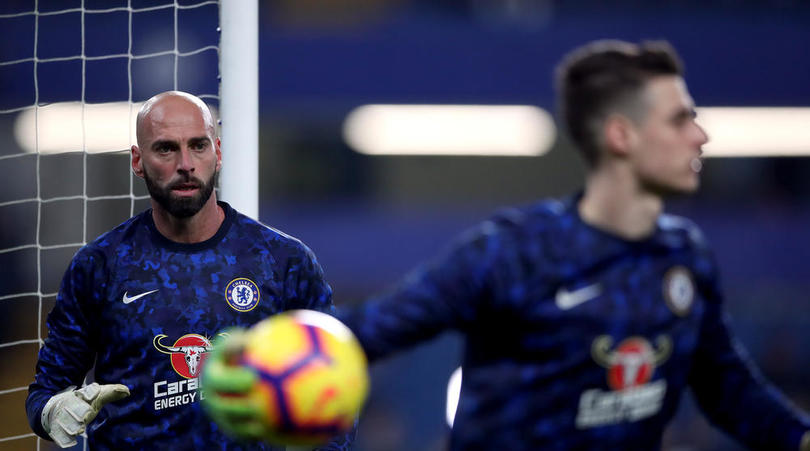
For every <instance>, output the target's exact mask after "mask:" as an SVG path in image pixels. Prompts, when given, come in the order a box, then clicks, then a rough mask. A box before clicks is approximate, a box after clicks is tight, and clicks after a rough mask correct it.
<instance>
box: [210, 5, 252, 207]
mask: <svg viewBox="0 0 810 451" xmlns="http://www.w3.org/2000/svg"><path fill="white" fill-rule="evenodd" d="M219 14H220V17H219V24H220V30H221V35H220V59H219V66H220V74H221V76H222V80H221V83H220V105H219V108H220V117H221V119H222V129H221V130H222V131H221V133H222V172H221V174H220V176H221V180H220V189H221V195H222V199H223V200H225V201H226V202H228V203H229V204H231V206H233V207H234V208H235V209H236V210H238V211H239V212H240V213H243V214H245V215H247V216H249V217H251V218H254V219H258V217H259V2H258V0H224V1H222V2H221V3H220V12H219Z"/></svg>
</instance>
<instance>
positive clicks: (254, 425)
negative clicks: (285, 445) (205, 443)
mask: <svg viewBox="0 0 810 451" xmlns="http://www.w3.org/2000/svg"><path fill="white" fill-rule="evenodd" d="M245 341H246V333H245V330H244V329H231V330H229V331H228V332H227V333H226V334H222V335H220V336H219V337H218V338H217V339H216V340H214V343H213V345H214V346H213V347H214V350H213V351H211V352H210V353H209V354H208V356H207V357H206V360H205V366H204V367H203V375H202V389H203V393H204V397H202V398H201V399H202V403H203V407H204V408H205V410H206V412H208V415H210V416H211V418H213V419H214V421H215V422H216V423H217V424H218V425H220V426H221V427H222V428H223V429H224V430H225V431H226V432H228V433H230V434H231V435H233V436H235V437H238V438H242V439H253V440H259V439H261V438H262V437H263V436H264V431H265V426H264V421H263V418H262V409H261V406H259V405H257V404H256V401H254V398H253V397H251V396H249V393H250V391H251V389H252V388H253V385H254V383H255V382H256V380H257V377H258V376H257V375H256V373H254V372H253V371H251V370H249V369H247V368H245V367H243V366H241V365H239V364H238V361H239V357H240V356H241V355H242V351H243V350H244V347H245Z"/></svg>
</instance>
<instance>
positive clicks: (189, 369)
mask: <svg viewBox="0 0 810 451" xmlns="http://www.w3.org/2000/svg"><path fill="white" fill-rule="evenodd" d="M166 337H167V336H166V335H163V334H159V335H155V338H154V339H153V340H152V344H154V345H155V349H157V350H158V351H160V352H162V353H164V354H169V355H170V356H171V362H172V368H174V371H176V372H177V374H179V375H181V376H183V377H185V378H186V379H191V378H193V377H197V375H198V374H199V372H200V368H202V364H203V362H204V361H205V357H206V353H208V352H210V351H211V350H212V349H214V348H213V346H211V341H210V340H208V339H207V338H205V337H203V336H202V335H197V334H186V335H183V336H182V337H180V338H178V339H177V341H175V342H174V345H173V346H166V345H165V344H163V343H161V340H163V339H164V338H166Z"/></svg>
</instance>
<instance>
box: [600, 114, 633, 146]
mask: <svg viewBox="0 0 810 451" xmlns="http://www.w3.org/2000/svg"><path fill="white" fill-rule="evenodd" d="M602 131H603V133H604V137H605V148H606V149H607V151H608V152H611V153H614V154H617V155H626V154H627V153H628V152H629V151H630V149H632V147H633V143H634V142H635V140H636V126H635V124H634V123H633V121H632V120H630V118H628V117H627V116H624V115H622V114H611V115H610V116H608V118H607V119H605V123H604V124H603V126H602Z"/></svg>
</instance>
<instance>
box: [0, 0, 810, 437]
mask: <svg viewBox="0 0 810 451" xmlns="http://www.w3.org/2000/svg"><path fill="white" fill-rule="evenodd" d="M5 3H6V5H5V6H3V8H4V10H5V11H3V12H2V13H6V12H8V11H14V10H15V8H17V7H19V8H20V9H22V10H25V9H26V8H27V9H31V8H30V6H25V5H30V3H32V2H30V1H18V0H8V1H6V2H5ZM93 3H104V2H92V1H89V0H87V1H84V2H81V1H78V0H77V1H68V0H64V1H57V0H50V1H45V0H40V1H39V7H40V8H48V7H51V6H53V7H58V8H61V9H64V8H72V7H80V6H85V7H88V5H90V4H93ZM108 3H115V2H108ZM119 3H120V2H119ZM153 3H154V4H158V3H161V4H165V3H166V2H165V1H162V2H161V1H154V2H150V1H148V0H143V1H138V0H130V1H124V2H123V4H124V6H128V7H145V6H148V5H150V4H153ZM178 3H179V4H183V3H185V2H178ZM608 3H612V4H611V5H608ZM214 9H216V6H214ZM189 14H191V15H183V16H181V17H184V19H183V21H184V23H185V25H184V28H180V30H182V31H180V36H179V41H180V42H182V43H184V44H183V45H188V47H189V48H192V47H195V46H196V47H204V46H205V45H207V43H208V42H210V41H212V40H213V42H216V39H217V37H216V31H215V27H216V22H215V21H216V11H215V10H214V12H213V13H212V12H211V11H208V12H207V13H205V12H201V13H200V14H202V16H200V17H199V18H197V17H195V16H194V15H193V14H194V13H189ZM171 15H172V13H171V12H167V11H163V10H158V11H155V12H153V13H147V12H145V13H143V14H142V15H141V14H139V15H138V17H137V19H136V23H135V24H134V27H133V28H134V30H135V31H136V32H137V34H138V35H139V36H142V38H141V39H139V40H137V41H135V42H136V43H137V44H136V47H137V46H142V47H141V48H136V49H134V50H133V52H135V51H142V52H151V51H160V49H161V48H162V46H163V45H164V44H165V42H167V40H171V39H172V33H173V32H174V31H173V30H174V29H173V27H172V17H171ZM87 17H90V16H87ZM212 17H213V22H212ZM41 20H42V21H44V22H47V27H48V28H47V31H46V29H45V28H44V27H45V23H44V22H43V23H41V25H40V26H41V27H42V28H41V29H40V33H45V34H41V38H40V41H39V43H38V48H39V57H41V58H42V57H45V56H47V55H53V56H55V57H58V55H60V52H72V53H75V52H76V51H77V47H78V45H79V44H77V42H79V41H81V39H80V38H79V37H78V36H77V32H76V28H75V27H76V22H77V21H79V20H81V14H80V13H70V14H63V15H59V16H58V17H57V16H52V17H47V18H44V17H43V18H42V19H41ZM88 20H90V19H88ZM259 20H260V42H259V52H260V60H259V65H260V83H259V89H260V118H259V120H260V163H259V171H260V172H259V174H260V193H259V199H260V209H259V213H260V214H259V216H260V219H261V220H262V221H263V222H265V223H267V224H269V225H271V226H274V227H277V228H279V229H281V230H284V231H286V232H288V233H290V234H292V235H294V236H297V237H299V238H301V239H302V240H303V241H304V242H305V243H307V244H308V245H309V246H310V247H311V248H312V249H313V250H314V251H315V252H316V254H317V255H318V257H319V260H320V262H321V264H322V265H323V267H324V269H325V271H326V275H327V278H328V280H329V281H330V283H331V285H332V287H333V289H334V291H335V301H336V303H337V305H338V306H340V305H348V304H351V303H355V302H360V301H361V300H362V299H363V298H365V297H366V296H368V295H370V294H373V293H374V292H377V291H380V290H382V289H384V288H385V287H386V286H388V285H389V284H391V283H394V282H395V281H396V280H397V279H398V277H399V276H401V275H402V274H403V273H405V272H406V271H408V270H409V269H411V268H412V267H413V266H414V265H416V264H417V263H418V262H420V261H422V260H423V259H425V258H427V257H429V256H431V255H432V254H433V253H434V252H435V250H436V249H437V248H438V247H440V246H442V245H444V243H446V242H447V241H448V240H449V239H450V238H451V237H452V236H454V235H455V234H456V233H458V232H460V231H461V230H463V229H465V228H466V227H468V226H470V225H472V224H473V223H475V222H476V221H478V220H480V219H482V218H484V217H486V216H487V215H489V214H490V213H491V212H492V211H493V209H495V208H497V207H498V206H501V205H509V204H521V203H526V202H529V201H532V200H533V199H536V198H539V197H544V196H553V195H561V194H565V193H567V192H569V191H571V190H574V189H577V188H578V187H579V184H580V178H581V175H582V165H581V163H580V161H579V160H578V158H577V156H576V155H575V154H574V152H572V150H571V148H570V145H569V144H568V143H567V142H566V141H565V139H561V138H559V137H558V138H559V139H556V140H555V141H554V144H553V146H552V147H551V149H550V151H549V152H548V153H546V154H544V155H542V156H536V157H503V156H500V157H499V156H466V157H460V156H369V155H364V154H360V153H357V152H355V151H354V150H352V148H351V147H350V146H349V145H348V144H347V143H346V141H345V139H344V124H345V120H346V118H347V115H348V114H349V113H350V112H351V111H353V110H354V109H355V108H357V107H359V106H362V105H366V104H486V105H504V104H510V105H511V104H521V105H534V106H537V107H540V108H543V109H544V110H546V111H553V109H554V105H553V86H552V68H553V66H554V64H555V63H556V62H557V61H558V60H559V58H560V57H561V56H562V55H563V54H564V53H565V52H567V51H568V50H570V49H571V48H572V47H574V46H577V45H580V44H582V43H584V42H586V41H588V40H591V39H597V38H620V39H628V40H641V39H667V40H669V41H670V42H671V43H672V44H673V45H674V46H675V47H676V48H677V49H678V50H679V52H680V53H681V56H682V57H683V59H684V60H685V62H686V67H687V82H688V84H689V87H690V89H691V92H692V95H693V96H694V98H695V100H696V102H697V104H698V105H700V106H732V107H810V82H808V80H810V59H808V58H807V55H808V54H810V4H807V3H806V2H801V1H798V0H795V1H791V0H773V1H747V2H732V1H725V0H709V1H698V0H691V1H689V0H682V1H677V2H668V3H666V4H663V5H652V3H650V2H646V1H641V0H636V1H617V2H603V1H597V0H592V1H575V2H563V1H559V0H557V1H554V0H331V1H328V2H324V1H319V0H274V1H262V2H261V3H260V17H259ZM9 23H11V25H9ZM86 26H87V29H88V30H90V29H91V25H90V22H88V23H87V25H86ZM98 27H99V28H97V30H99V31H98V33H99V34H98V35H94V36H92V37H91V36H89V35H88V37H87V39H86V43H87V46H88V49H90V48H92V46H94V45H95V46H102V47H104V46H107V47H109V49H107V50H105V51H107V52H110V53H115V51H114V49H113V48H114V47H115V46H116V45H118V44H117V43H116V42H117V41H116V39H118V38H116V36H120V32H121V30H122V29H126V28H127V27H128V24H127V15H126V13H124V14H122V15H110V16H109V17H107V18H105V20H104V24H99V25H98ZM94 29H96V28H94ZM0 36H2V40H0V61H11V60H15V59H18V58H24V57H26V56H27V57H30V56H31V55H32V54H33V50H32V49H33V44H34V41H33V32H32V30H31V29H30V26H29V25H27V24H26V23H23V21H12V22H6V23H5V25H4V26H3V27H2V30H1V31H0ZM172 59H173V57H171V56H167V57H166V58H161V57H156V58H149V59H144V60H138V61H134V62H133V65H132V67H131V69H130V70H128V69H127V68H126V62H125V61H118V60H117V59H112V60H104V61H97V62H88V64H87V66H86V71H85V77H86V80H87V81H86V85H83V84H82V83H81V77H82V65H81V64H80V62H77V61H65V62H54V63H53V64H49V65H44V64H43V65H42V67H41V73H40V74H39V79H38V81H37V83H38V86H39V89H40V95H39V101H40V102H43V103H45V102H60V101H68V100H76V99H80V98H85V99H86V100H87V102H92V103H96V102H108V101H118V100H126V99H127V98H131V99H132V100H133V101H142V100H145V99H146V98H148V97H149V96H151V95H152V94H154V93H156V92H158V91H161V90H164V89H170V88H171V87H172V84H171V83H168V84H167V83H166V82H165V80H166V79H167V77H168V78H169V79H170V78H171V76H170V75H167V73H168V72H171V67H173V66H172V64H173V61H171V60H172ZM182 60H183V65H181V66H179V67H180V69H179V75H178V76H179V83H178V85H179V87H180V88H181V89H184V90H188V91H191V92H195V93H201V92H213V93H216V92H217V90H216V76H217V63H216V55H215V54H214V55H213V56H212V55H210V54H208V53H206V52H203V53H201V54H199V55H197V56H190V57H188V58H182ZM96 64H98V65H99V66H98V67H93V66H94V65H96ZM121 64H123V65H124V66H123V67H119V66H118V65H121ZM18 66H20V65H4V66H0V109H10V108H14V107H15V106H19V105H29V104H31V103H32V101H33V97H32V92H33V88H34V79H33V77H32V76H31V70H30V68H29V69H27V71H28V72H25V69H21V68H20V67H18ZM46 66H47V67H46ZM128 73H132V74H133V75H134V76H135V78H136V79H137V80H142V81H139V82H137V83H131V84H128V83H129V81H128V78H127V74H128ZM26 74H27V75H26ZM82 86H84V90H83V89H82ZM130 86H131V87H132V92H131V97H128V95H129V94H128V90H129V89H130ZM122 93H123V94H122ZM212 100H213V101H214V102H216V99H212ZM16 116H17V115H16V114H0V136H2V137H3V138H4V146H3V147H4V149H0V157H2V156H3V155H12V154H18V153H21V152H23V150H22V147H21V146H22V144H21V143H19V142H17V140H16V139H15V134H14V122H15V120H16ZM755 126H763V124H762V123H760V124H755ZM767 131H768V130H765V132H766V133H767ZM808 131H810V123H808V124H807V125H806V127H805V130H804V133H808ZM708 132H709V134H710V135H711V134H712V129H709V130H708ZM737 132H738V133H739V135H740V136H742V137H746V136H747V135H746V133H749V132H752V130H751V129H750V127H740V129H739V130H738V131H737ZM800 132H801V131H800V130H799V131H796V135H791V136H787V137H785V136H774V137H773V139H774V141H777V140H780V139H782V140H784V139H787V140H791V139H795V140H804V142H807V138H806V136H805V137H802V136H800V135H799V134H800ZM410 133H412V134H414V135H417V136H418V135H419V133H420V130H419V129H414V130H411V131H410ZM751 139H753V138H751ZM768 147H769V146H768V144H763V145H762V149H761V150H762V151H763V152H767V151H768V150H769V149H768ZM238 150H239V149H227V148H224V149H223V153H224V158H225V164H227V162H228V152H238ZM804 150H805V151H806V152H810V145H808V146H807V148H806V149H804ZM30 166H31V161H28V160H27V159H25V158H9V159H0V180H2V187H3V189H2V190H1V191H2V194H0V204H2V203H3V202H8V201H11V200H13V199H20V198H25V197H26V196H28V194H26V193H29V192H31V190H32V187H35V186H36V183H37V182H36V177H32V175H33V174H34V172H33V170H32V169H31V167H30ZM84 167H87V173H88V174H93V175H92V176H89V177H88V178H87V180H86V186H85V187H82V184H83V178H82V177H72V176H73V175H74V174H80V173H82V172H83V171H84ZM245 169H246V170H252V169H253V168H245ZM40 174H41V175H40V183H41V190H42V192H43V196H45V195H46V194H47V193H48V192H49V190H51V192H57V191H58V192H63V191H65V190H67V191H71V190H72V191H74V192H79V193H81V192H83V191H82V190H83V189H84V192H85V193H88V194H93V193H110V192H119V191H122V190H123V191H124V192H129V191H128V190H129V186H130V185H129V184H130V177H129V176H128V174H129V169H128V156H127V155H91V156H87V157H82V156H77V155H75V154H62V155H58V156H56V155H54V156H43V157H42V158H41V168H40ZM133 189H134V192H135V194H138V195H143V194H144V190H143V189H142V187H141V186H140V181H138V180H137V179H136V180H135V181H134V187H133ZM134 204H135V207H134V208H135V210H136V211H140V209H142V208H143V207H144V206H145V202H144V201H135V203H134ZM808 207H810V159H808V158H807V157H804V156H791V157H784V156H783V157H768V156H760V157H746V158H715V159H709V160H707V161H706V165H705V170H704V175H703V187H702V189H701V191H700V193H699V194H698V195H696V196H694V197H691V198H688V199H677V200H675V201H674V202H672V203H671V204H670V211H673V212H676V213H681V214H685V215H687V216H690V217H692V218H693V219H694V220H696V222H698V223H699V224H700V225H701V226H702V227H703V229H704V231H705V232H706V234H707V236H708V237H709V239H710V240H711V242H712V243H713V245H714V247H715V250H716V253H717V257H718V259H719V261H720V264H721V268H722V270H723V274H722V275H723V282H724V287H725V290H726V295H727V305H728V310H729V311H730V313H731V316H732V318H733V320H734V324H735V328H736V331H737V333H738V336H739V338H740V340H741V341H742V342H743V343H744V344H745V345H746V346H747V347H748V349H749V350H750V352H751V354H752V355H753V356H754V358H755V360H756V362H757V363H758V364H759V365H760V366H761V367H762V369H763V371H764V373H765V374H766V375H767V376H768V377H769V378H770V379H771V380H772V381H774V382H775V384H776V385H778V386H779V387H780V388H782V389H783V390H784V391H786V392H787V393H788V394H789V396H790V397H791V398H792V399H793V400H795V402H796V403H797V404H798V405H800V406H802V407H804V408H805V409H810V388H808V383H807V381H808V380H810V367H808V365H806V363H805V361H804V358H805V357H806V356H807V352H806V349H808V345H810V328H808V327H807V325H808V323H809V322H810V320H809V319H808V318H810V317H809V316H808V314H809V313H810V299H808V296H807V293H808V292H810V278H808V277H807V275H808V265H807V261H808V258H810V240H808V239H806V238H805V237H804V233H805V232H806V231H807V230H810V208H808ZM32 208H35V207H31V206H26V205H18V204H14V205H10V206H5V207H2V208H0V247H10V246H12V244H13V243H24V242H31V237H32V236H34V234H35V231H36V220H35V218H36V216H35V214H34V213H32V211H31V209H32ZM130 208H131V207H130V201H129V199H127V200H126V202H125V204H120V203H115V202H112V201H110V202H108V201H103V200H102V201H98V202H94V203H92V205H88V208H87V214H86V216H87V219H86V222H87V232H86V233H87V239H88V240H92V239H93V238H94V237H95V236H96V235H98V234H99V233H101V232H103V231H105V230H107V229H108V228H110V227H111V226H113V225H115V224H117V223H119V222H121V221H123V220H124V219H125V218H126V217H128V216H129V213H130ZM42 214H43V224H42V228H43V230H42V231H41V233H42V234H43V237H46V238H47V239H46V241H47V240H54V241H55V242H56V241H59V240H63V241H66V242H70V241H71V240H72V239H73V238H72V237H71V236H70V235H71V234H73V233H74V232H72V230H74V229H77V230H78V229H80V228H81V224H82V222H83V221H84V218H83V217H84V212H83V211H82V203H81V201H76V202H75V203H71V202H61V203H53V204H48V205H46V206H45V207H43V212H42ZM32 218H33V220H32ZM74 250H75V249H69V250H61V251H60V250H57V251H56V252H54V253H53V254H54V255H52V256H50V257H49V258H45V259H44V260H45V261H44V262H43V284H44V285H45V287H50V290H45V291H46V292H47V291H52V290H54V289H55V288H54V287H55V286H56V284H58V281H59V279H60V278H61V274H62V272H63V271H64V268H65V265H66V263H67V261H68V259H69V258H70V256H71V255H72V253H73V251H74ZM33 258H34V257H32V256H31V255H28V254H26V255H21V254H20V253H15V252H10V253H4V254H0V267H1V268H2V271H0V287H2V288H1V289H0V296H2V295H3V294H8V293H14V292H20V291H26V290H27V288H26V286H27V285H26V284H30V283H31V281H35V280H36V277H37V276H36V274H35V273H32V269H34V270H35V268H36V267H37V264H36V261H34V260H33ZM48 301H49V300H47V299H46V303H45V305H44V307H43V308H44V311H43V315H44V314H45V313H46V312H47V310H48V309H49V308H50V305H52V300H50V302H51V303H48ZM36 305H37V302H36V299H35V298H31V297H26V298H13V299H4V300H0V342H11V341H14V340H19V339H22V337H24V338H32V337H34V338H35V337H36V328H37V314H38V312H37V306H36ZM43 327H44V326H43ZM43 333H44V332H43ZM492 333H493V334H497V333H498V331H497V330H493V331H492ZM459 350H460V342H459V340H458V339H457V337H454V336H452V335H448V336H444V337H442V338H440V339H439V340H436V341H434V342H432V343H429V344H426V345H424V346H422V347H420V348H418V349H414V350H412V351H409V352H406V353H403V354H401V355H399V356H397V357H394V358H391V359H389V360H387V361H385V362H382V363H380V364H378V365H377V366H375V367H374V368H373V371H372V395H371V398H370V401H369V403H368V405H367V407H366V410H365V413H364V415H363V418H362V421H361V428H360V434H359V440H358V443H357V448H356V449H358V450H371V451H385V450H414V449H419V450H438V449H443V447H444V444H445V443H446V436H447V425H446V423H445V392H446V385H447V380H448V377H449V376H450V374H451V372H452V371H453V370H454V369H455V368H456V366H457V365H458V362H459ZM35 359H36V346H35V345H33V346H30V347H4V348H0V362H2V364H0V367H1V368H2V370H1V371H0V391H2V390H3V389H7V388H10V387H17V386H21V385H27V384H28V383H29V382H30V380H31V378H32V375H33V370H34V364H35ZM24 397H25V392H23V391H16V392H13V393H8V394H0V412H2V413H0V418H1V420H0V437H8V436H14V435H19V434H26V433H29V432H30V431H29V430H28V426H27V423H26V421H25V414H24V407H23V401H24ZM28 446H32V447H34V448H31V449H35V447H36V444H35V441H34V440H33V439H26V440H20V441H10V442H0V450H4V449H9V450H11V449H15V450H16V449H29V448H27V447H28ZM664 449H668V450H676V449H677V450H691V449H694V450H733V449H738V447H737V446H736V445H735V444H734V443H733V442H731V441H730V440H728V439H726V438H725V437H724V436H722V434H720V433H718V432H716V431H713V430H711V429H710V428H709V426H708V425H707V424H706V423H705V421H704V420H703V419H702V418H701V417H700V415H699V414H698V413H696V410H695V408H694V406H693V404H692V402H691V400H690V399H688V398H687V399H684V403H683V407H682V409H681V411H680V413H679V415H678V417H677V421H676V422H675V423H674V424H673V425H672V427H671V428H670V429H669V431H668V433H667V436H666V437H665V441H664Z"/></svg>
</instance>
